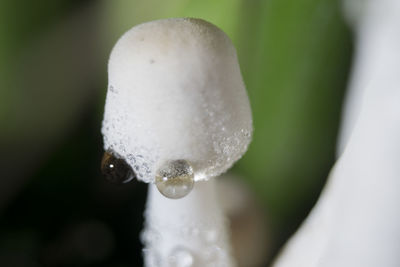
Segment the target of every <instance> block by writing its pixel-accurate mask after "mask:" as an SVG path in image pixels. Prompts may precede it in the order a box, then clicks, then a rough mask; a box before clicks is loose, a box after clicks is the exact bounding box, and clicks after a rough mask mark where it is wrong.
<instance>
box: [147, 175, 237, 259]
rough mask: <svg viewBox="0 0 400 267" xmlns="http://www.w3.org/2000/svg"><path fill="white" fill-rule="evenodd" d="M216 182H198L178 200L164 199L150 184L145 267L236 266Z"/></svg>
mask: <svg viewBox="0 0 400 267" xmlns="http://www.w3.org/2000/svg"><path fill="white" fill-rule="evenodd" d="M215 183H216V181H215V180H214V179H211V180H209V181H204V182H197V183H196V185H195V187H194V189H193V191H192V192H191V193H190V194H189V195H187V196H186V197H184V198H181V199H168V198H165V197H164V196H162V195H161V194H160V192H158V190H157V188H156V187H155V185H150V187H149V195H148V201H147V207H146V214H145V218H146V221H145V230H144V231H143V232H142V242H143V243H144V245H145V248H144V250H143V251H144V260H145V266H147V267H180V266H191V267H205V266H207V267H211V266H215V267H233V266H235V262H234V261H233V259H232V256H231V248H230V242H229V235H228V232H227V229H228V228H229V227H227V221H226V219H225V217H224V215H223V213H222V210H221V207H220V205H219V199H218V194H217V191H216V185H215Z"/></svg>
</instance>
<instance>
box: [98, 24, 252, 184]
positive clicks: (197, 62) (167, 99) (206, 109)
mask: <svg viewBox="0 0 400 267" xmlns="http://www.w3.org/2000/svg"><path fill="white" fill-rule="evenodd" d="M108 72H109V87H108V93H107V98H106V105H105V111H104V120H103V127H102V133H103V136H104V149H106V150H107V149H112V150H113V151H114V152H115V153H117V154H118V155H120V156H121V157H123V158H124V159H126V161H127V162H128V164H130V165H131V167H132V168H133V170H134V171H135V173H136V175H137V178H138V179H139V180H142V181H144V182H154V177H155V172H156V171H157V169H158V167H159V166H160V165H161V164H163V163H164V162H166V161H168V160H178V159H184V160H187V161H188V162H190V164H191V165H192V166H193V168H194V172H195V180H196V181H199V180H206V179H208V178H210V177H214V176H217V175H219V174H221V173H223V172H225V171H226V170H227V169H228V168H229V167H230V166H231V165H232V164H233V163H234V162H235V161H237V160H238V159H239V158H240V157H241V156H242V155H243V154H244V152H245V151H246V149H247V146H248V144H249V142H250V140H251V135H252V119H251V110H250V105H249V100H248V97H247V93H246V90H245V87H244V83H243V80H242V77H241V73H240V69H239V64H238V60H237V56H236V51H235V48H234V47H233V45H232V43H231V41H230V40H229V38H228V37H227V36H226V34H225V33H223V32H222V31H221V30H219V29H218V28H217V27H215V26H214V25H212V24H210V23H208V22H205V21H203V20H198V19H165V20H158V21H152V22H147V23H144V24H141V25H138V26H135V27H133V28H132V29H131V30H129V31H128V32H126V33H125V34H124V35H123V36H122V37H121V38H120V39H119V40H118V42H117V44H116V45H115V47H114V49H113V50H112V53H111V56H110V60H109V66H108Z"/></svg>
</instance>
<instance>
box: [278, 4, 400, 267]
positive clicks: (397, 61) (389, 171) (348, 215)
mask: <svg viewBox="0 0 400 267" xmlns="http://www.w3.org/2000/svg"><path fill="white" fill-rule="evenodd" d="M359 2H360V4H362V5H363V6H358V8H359V9H364V11H362V12H361V13H360V12H355V11H354V10H350V12H349V14H350V15H351V14H357V15H355V16H356V17H352V19H354V21H356V22H357V23H356V24H354V26H355V31H356V57H355V63H354V67H353V74H352V80H351V82H350V86H349V93H348V96H347V100H346V105H345V109H344V116H343V119H342V127H341V128H342V129H341V134H340V138H339V142H338V155H339V158H338V161H337V163H336V164H335V167H334V168H333V170H332V172H331V174H330V177H329V180H328V183H327V185H326V187H325V189H324V191H323V192H322V195H321V197H320V200H319V201H318V203H317V204H316V206H315V207H314V209H313V210H312V211H311V213H310V215H309V217H308V218H307V219H306V221H305V222H304V223H303V225H302V227H301V228H300V230H299V231H298V232H297V233H296V234H295V235H294V237H293V238H292V239H291V240H290V241H289V243H288V244H287V245H286V247H285V248H284V250H283V252H282V254H281V255H280V256H279V257H278V259H277V261H276V263H275V265H274V266H275V267H294V266H296V267H303V266H307V267H314V266H318V267H320V266H321V267H322V266H323V267H333V266H343V267H354V266H364V267H372V266H385V267H397V266H400V253H399V251H400V194H399V192H398V190H399V188H400V164H399V162H400V138H399V137H400V49H399V48H400V2H399V1H393V0H384V1H377V0H376V1H364V2H362V1H359ZM354 3H355V1H354ZM356 7H357V6H353V7H352V8H356ZM359 14H362V15H360V16H359ZM357 16H358V17H357Z"/></svg>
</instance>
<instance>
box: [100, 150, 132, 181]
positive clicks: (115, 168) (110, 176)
mask: <svg viewBox="0 0 400 267" xmlns="http://www.w3.org/2000/svg"><path fill="white" fill-rule="evenodd" d="M101 172H102V173H103V175H104V176H105V177H106V179H107V180H108V181H110V182H112V183H117V184H124V183H127V182H129V181H130V180H132V179H133V178H134V177H135V173H134V172H133V171H132V169H131V167H130V166H129V165H128V163H126V161H125V160H124V159H122V158H121V157H119V156H118V155H116V154H115V153H114V152H112V151H111V150H107V151H106V152H104V155H103V159H102V160H101Z"/></svg>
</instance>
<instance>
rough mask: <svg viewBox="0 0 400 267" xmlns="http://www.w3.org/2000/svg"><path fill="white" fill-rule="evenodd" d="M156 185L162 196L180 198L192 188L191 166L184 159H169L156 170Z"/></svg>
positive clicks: (192, 174)
mask: <svg viewBox="0 0 400 267" xmlns="http://www.w3.org/2000/svg"><path fill="white" fill-rule="evenodd" d="M156 185H157V188H158V190H159V191H160V193H161V194H163V195H164V196H166V197H168V198H173V199H178V198H182V197H184V196H186V195H187V194H189V193H190V191H192V189H193V186H194V173H193V168H192V166H191V165H190V164H189V163H188V162H187V161H186V160H174V161H169V162H167V163H166V164H164V165H163V166H162V167H161V168H160V169H159V170H158V172H157V174H156Z"/></svg>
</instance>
